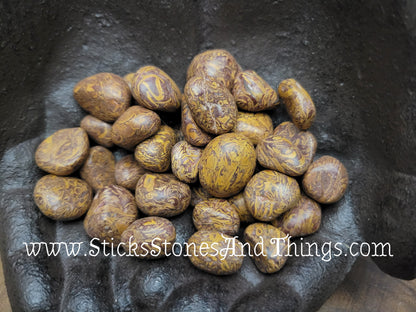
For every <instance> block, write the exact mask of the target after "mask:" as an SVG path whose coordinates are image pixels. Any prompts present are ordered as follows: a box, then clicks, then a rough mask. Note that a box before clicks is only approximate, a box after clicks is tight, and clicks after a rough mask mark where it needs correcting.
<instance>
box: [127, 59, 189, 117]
mask: <svg viewBox="0 0 416 312" xmlns="http://www.w3.org/2000/svg"><path fill="white" fill-rule="evenodd" d="M131 87H132V88H131V91H132V94H133V97H134V98H135V99H136V101H137V102H138V103H139V104H140V105H142V106H144V107H146V108H148V109H151V110H158V111H163V112H174V111H176V110H177V109H178V108H179V107H180V106H181V91H180V90H179V88H178V86H177V85H176V83H175V82H174V81H173V80H172V78H170V77H169V76H168V74H166V73H165V72H164V71H163V70H161V69H160V68H158V67H155V66H144V67H142V68H140V69H139V70H138V71H137V72H136V74H135V75H134V77H133V80H132V85H131Z"/></svg>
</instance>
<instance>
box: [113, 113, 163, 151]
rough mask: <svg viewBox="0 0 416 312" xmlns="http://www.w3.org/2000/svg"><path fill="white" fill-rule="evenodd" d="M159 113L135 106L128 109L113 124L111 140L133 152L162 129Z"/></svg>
mask: <svg viewBox="0 0 416 312" xmlns="http://www.w3.org/2000/svg"><path fill="white" fill-rule="evenodd" d="M160 124H161V120H160V117H159V115H158V114H157V113H155V112H153V111H151V110H149V109H147V108H144V107H141V106H137V105H134V106H132V107H130V108H129V109H127V110H126V111H125V112H124V113H123V114H122V115H121V116H120V117H119V118H118V119H117V120H116V122H115V123H114V124H113V129H112V135H111V138H112V140H113V142H114V143H115V144H117V145H118V146H121V147H123V148H125V149H128V150H131V149H133V148H134V147H135V146H136V145H137V144H139V143H140V142H142V141H144V140H145V139H147V138H149V137H150V136H152V135H153V134H155V133H156V132H157V131H158V130H159V129H160Z"/></svg>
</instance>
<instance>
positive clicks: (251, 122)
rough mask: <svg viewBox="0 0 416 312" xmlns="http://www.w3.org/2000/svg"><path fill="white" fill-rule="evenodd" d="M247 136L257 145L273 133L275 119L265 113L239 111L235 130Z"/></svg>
mask: <svg viewBox="0 0 416 312" xmlns="http://www.w3.org/2000/svg"><path fill="white" fill-rule="evenodd" d="M233 131H234V132H235V133H239V134H242V135H244V136H245V137H247V138H248V139H249V140H250V141H251V143H253V144H254V145H257V144H258V143H259V142H260V141H261V140H263V139H264V138H266V137H268V136H269V135H271V134H272V133H273V121H272V119H271V118H270V116H269V115H267V114H264V113H245V112H238V113H237V123H236V125H235V128H234V130H233Z"/></svg>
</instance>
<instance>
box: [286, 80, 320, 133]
mask: <svg viewBox="0 0 416 312" xmlns="http://www.w3.org/2000/svg"><path fill="white" fill-rule="evenodd" d="M279 97H280V99H281V100H282V101H283V103H284V104H285V106H286V110H287V112H288V114H289V116H290V118H292V121H293V123H294V124H295V125H296V127H298V128H299V129H301V130H307V129H309V127H310V126H311V125H312V123H313V121H314V120H315V115H316V109H315V104H313V101H312V99H311V97H310V95H309V94H308V92H306V90H305V89H304V88H303V87H302V86H301V85H300V84H299V82H297V81H296V80H295V79H286V80H283V81H282V82H281V83H280V85H279Z"/></svg>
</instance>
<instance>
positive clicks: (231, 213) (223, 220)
mask: <svg viewBox="0 0 416 312" xmlns="http://www.w3.org/2000/svg"><path fill="white" fill-rule="evenodd" d="M192 220H193V222H194V225H195V227H196V229H197V230H216V231H218V232H221V233H224V234H228V235H235V234H237V232H238V229H239V228H240V217H239V215H238V213H237V211H235V209H234V208H233V207H232V206H231V205H230V203H229V202H228V201H227V200H225V199H218V198H211V199H207V200H204V201H201V202H200V203H198V204H197V205H196V206H195V208H194V211H193V214H192Z"/></svg>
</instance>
